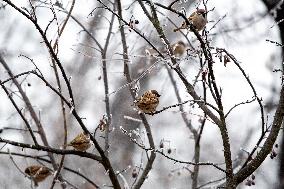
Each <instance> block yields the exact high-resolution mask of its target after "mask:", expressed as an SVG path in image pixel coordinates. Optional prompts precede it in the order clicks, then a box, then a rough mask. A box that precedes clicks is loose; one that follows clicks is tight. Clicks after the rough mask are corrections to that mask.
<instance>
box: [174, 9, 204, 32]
mask: <svg viewBox="0 0 284 189" xmlns="http://www.w3.org/2000/svg"><path fill="white" fill-rule="evenodd" d="M188 21H189V22H190V23H191V24H192V25H193V26H194V28H195V29H196V30H197V31H201V30H203V28H204V27H205V25H206V24H207V19H206V11H205V10H204V9H197V10H196V11H195V12H193V13H192V14H191V15H190V16H189V17H188ZM188 28H189V26H188V25H187V24H186V22H185V21H184V22H183V23H182V25H181V26H180V27H178V28H176V29H174V32H177V31H179V30H181V29H188Z"/></svg>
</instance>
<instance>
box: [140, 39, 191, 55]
mask: <svg viewBox="0 0 284 189" xmlns="http://www.w3.org/2000/svg"><path fill="white" fill-rule="evenodd" d="M171 48H172V50H173V53H174V55H175V56H182V55H183V53H184V52H185V51H186V44H185V43H184V42H183V41H181V40H180V41H178V42H176V43H174V44H172V45H171ZM158 50H159V51H161V52H162V53H167V51H168V50H167V49H166V48H159V49H158ZM145 52H146V54H147V55H149V56H158V55H159V54H158V52H157V51H155V50H154V49H153V48H146V49H145Z"/></svg>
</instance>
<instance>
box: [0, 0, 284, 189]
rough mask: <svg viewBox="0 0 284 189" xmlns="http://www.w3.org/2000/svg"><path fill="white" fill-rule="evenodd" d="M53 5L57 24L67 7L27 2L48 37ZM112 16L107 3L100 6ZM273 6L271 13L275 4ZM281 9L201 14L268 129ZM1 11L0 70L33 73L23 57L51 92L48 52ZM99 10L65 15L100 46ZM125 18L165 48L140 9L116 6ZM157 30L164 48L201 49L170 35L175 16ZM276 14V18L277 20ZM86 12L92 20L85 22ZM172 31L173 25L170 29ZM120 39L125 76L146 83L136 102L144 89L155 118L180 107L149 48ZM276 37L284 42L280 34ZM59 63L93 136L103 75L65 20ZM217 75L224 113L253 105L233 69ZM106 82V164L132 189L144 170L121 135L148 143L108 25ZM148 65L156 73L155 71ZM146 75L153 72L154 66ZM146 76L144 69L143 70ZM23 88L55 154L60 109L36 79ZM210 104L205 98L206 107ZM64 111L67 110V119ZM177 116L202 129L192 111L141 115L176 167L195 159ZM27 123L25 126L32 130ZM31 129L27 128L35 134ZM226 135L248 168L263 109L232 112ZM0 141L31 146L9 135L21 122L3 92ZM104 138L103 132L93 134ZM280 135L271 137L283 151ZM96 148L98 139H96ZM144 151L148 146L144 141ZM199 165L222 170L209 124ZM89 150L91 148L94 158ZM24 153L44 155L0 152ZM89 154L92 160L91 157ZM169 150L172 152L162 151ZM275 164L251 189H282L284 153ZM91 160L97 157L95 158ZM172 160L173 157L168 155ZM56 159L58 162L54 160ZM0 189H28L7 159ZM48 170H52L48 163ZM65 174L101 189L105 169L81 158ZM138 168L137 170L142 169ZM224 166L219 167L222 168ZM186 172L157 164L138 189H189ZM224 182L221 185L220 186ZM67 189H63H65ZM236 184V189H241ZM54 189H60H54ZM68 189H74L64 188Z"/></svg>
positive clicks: (103, 17) (223, 7) (192, 73)
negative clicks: (154, 101) (152, 96)
mask: <svg viewBox="0 0 284 189" xmlns="http://www.w3.org/2000/svg"><path fill="white" fill-rule="evenodd" d="M50 2H52V3H53V4H54V5H55V12H56V16H57V19H58V20H59V21H60V22H62V21H63V20H64V19H65V17H66V13H64V12H62V11H59V10H58V9H57V8H56V3H59V4H61V5H62V7H63V8H64V9H66V10H69V9H70V6H71V1H67V0H66V1H58V2H56V1H43V2H40V1H32V3H33V4H34V5H37V6H39V7H38V8H37V12H36V14H37V18H38V22H39V24H40V26H41V27H42V28H46V26H47V25H48V24H49V22H50V21H51V19H52V18H53V13H52V11H51V10H50ZM103 2H104V3H106V4H107V5H108V6H109V7H112V3H111V2H110V1H107V0H106V1H103ZM171 2H172V1H170V0H164V1H161V2H160V3H162V4H164V5H168V4H170V3H171ZM279 2H280V4H278V7H277V6H276V5H277V3H279ZM281 2H282V1H277V0H274V1H273V0H271V1H268V0H267V1H265V0H250V1H247V0H238V1H234V0H218V1H214V0H208V2H207V9H208V10H211V11H210V12H209V13H208V15H207V18H208V21H209V22H208V24H207V26H206V30H207V31H209V33H208V38H209V41H210V45H211V46H213V47H219V48H225V49H226V50H227V51H228V52H229V53H231V54H233V55H234V56H235V58H236V59H237V60H238V61H239V62H240V65H241V66H242V67H243V68H244V70H245V72H246V73H247V75H248V76H249V78H250V79H251V81H252V83H253V84H254V86H255V88H256V91H257V94H258V95H259V97H261V98H262V99H263V103H264V106H265V118H266V122H267V124H268V125H269V124H270V123H271V120H272V119H273V113H274V110H275V107H276V106H275V104H277V102H278V97H279V89H280V86H281V74H280V72H273V71H274V70H275V69H282V62H283V60H282V59H283V56H282V47H281V46H277V45H276V44H275V43H272V42H271V41H274V42H275V41H276V42H279V43H280V44H283V43H282V42H281V40H283V38H282V36H281V34H282V35H284V34H283V33H284V31H283V28H282V22H278V23H277V21H279V20H280V17H281V13H282V14H284V13H283V10H282V4H281ZM0 3H1V9H0V22H1V24H0V50H1V53H2V55H3V56H4V57H5V59H6V62H7V64H8V65H9V67H10V69H11V70H12V72H13V73H14V74H18V73H21V72H24V71H28V70H32V69H34V65H33V64H32V63H31V61H30V60H29V59H27V58H25V57H23V56H21V55H24V56H27V57H29V58H31V59H33V61H34V63H35V64H36V66H37V67H38V68H39V69H40V70H41V72H42V73H43V75H44V77H45V78H46V79H47V80H48V81H49V82H50V83H51V84H52V85H53V86H54V87H55V88H56V87H57V83H56V79H55V76H54V73H53V68H52V63H51V60H50V57H49V53H48V50H47V49H46V47H45V45H44V44H43V43H42V38H41V37H40V35H39V33H38V31H37V30H36V29H35V27H34V26H33V24H32V23H31V22H30V21H28V20H27V19H26V18H24V17H23V16H22V15H21V14H19V13H18V12H17V11H15V10H14V9H13V8H11V7H10V6H6V4H5V3H4V2H0ZM15 3H16V5H17V6H18V7H26V8H28V7H29V2H28V1H20V2H15ZM100 6H101V5H100V3H99V2H97V1H91V0H80V1H76V2H75V6H74V10H73V12H72V16H74V18H76V20H77V21H78V22H80V24H82V25H83V26H84V27H85V28H86V29H87V30H88V31H89V32H90V33H91V34H92V36H94V37H95V38H96V39H97V40H98V42H99V43H100V44H101V45H102V46H103V45H104V43H105V40H106V37H107V31H108V28H109V20H110V19H111V13H110V12H109V11H107V10H106V9H103V8H96V7H100ZM122 6H123V17H124V19H125V20H128V21H130V20H131V19H134V20H138V21H139V24H136V25H135V27H136V29H138V30H139V31H141V32H142V33H144V35H145V36H146V37H147V38H148V39H149V40H150V41H151V42H152V43H153V44H155V45H156V46H157V47H159V48H162V47H163V43H162V42H161V40H160V38H159V37H158V35H157V33H156V31H155V30H154V29H153V27H152V25H151V23H150V21H149V20H148V19H147V17H146V15H145V14H144V13H143V12H142V10H141V7H140V6H139V4H138V3H137V2H135V1H130V0H127V1H126V0H124V1H122ZM197 7H199V8H204V5H203V3H202V1H191V0H184V1H180V2H178V3H176V4H175V5H174V7H173V8H175V9H177V10H180V11H181V10H184V11H185V12H186V14H187V15H189V14H190V13H191V12H193V11H194V10H196V8H197ZM158 10H159V11H160V15H159V18H160V21H161V23H162V25H163V29H164V31H165V33H166V35H167V37H168V39H169V40H170V42H171V43H175V42H177V41H179V40H183V41H184V42H185V43H186V44H187V46H188V48H189V49H191V45H192V46H193V47H194V48H196V49H198V47H199V42H198V41H197V40H196V37H195V36H194V34H192V33H188V34H187V39H188V41H189V42H190V44H189V43H188V41H187V40H186V38H185V37H184V36H183V35H182V34H181V33H179V32H177V33H174V32H173V29H174V28H175V26H174V25H173V23H174V24H176V25H180V24H181V23H182V21H183V20H182V18H180V17H178V16H177V15H175V14H173V13H170V12H169V11H165V10H163V9H159V8H158ZM281 11H282V12H281ZM91 13H92V14H91ZM172 22H173V23H172ZM125 31H126V37H127V43H128V50H129V55H130V60H129V62H130V69H131V76H132V77H133V78H134V79H136V78H138V77H140V76H141V74H143V73H145V70H147V71H146V74H145V76H144V77H143V78H141V79H140V80H139V83H137V87H138V88H139V91H138V93H139V95H142V94H143V92H145V91H146V90H149V89H155V90H157V91H158V92H159V93H160V94H161V98H160V104H159V107H158V109H161V108H162V107H166V106H169V105H173V104H176V103H178V101H177V98H176V96H175V92H174V88H173V86H172V84H171V81H170V78H169V76H168V73H167V70H166V69H165V64H163V63H161V62H158V63H157V59H155V58H152V57H150V56H148V55H146V53H145V49H149V48H150V47H149V45H148V44H147V43H146V42H145V41H144V40H143V39H142V38H140V37H138V36H137V34H136V33H135V32H133V31H131V30H130V29H129V30H128V29H127V27H126V30H125ZM281 32H282V33H281ZM46 33H47V37H48V39H49V40H50V41H52V42H54V40H55V37H56V35H57V25H56V24H54V23H52V24H51V25H50V26H49V28H48V30H47V32H46ZM58 43H59V46H58V57H59V59H60V60H61V62H62V63H63V66H64V68H65V70H66V72H67V75H68V76H70V81H71V85H72V87H73V93H74V97H75V102H76V106H77V107H76V108H77V111H78V112H79V114H80V116H81V117H83V118H84V123H85V124H86V125H87V127H88V129H89V130H90V131H91V132H94V130H95V128H96V127H97V125H98V124H99V121H100V120H101V119H102V118H103V116H104V115H105V114H106V109H105V101H104V99H105V96H104V82H103V78H102V77H103V75H102V74H103V72H102V57H101V54H100V52H98V50H97V49H98V48H97V45H96V43H95V42H94V40H93V39H92V38H90V36H89V35H87V34H86V32H85V31H83V29H82V27H81V26H80V25H79V24H78V23H77V22H76V21H75V20H74V19H70V21H69V22H68V23H67V25H66V28H65V30H64V32H63V35H62V37H61V38H60V39H59V42H58ZM215 62H216V63H215V64H214V70H215V75H216V78H217V83H218V85H219V86H220V87H221V88H222V97H223V103H224V109H225V112H227V111H228V110H229V109H230V108H231V107H232V106H234V105H235V104H237V103H240V102H243V101H246V100H251V99H252V97H253V93H252V91H251V89H250V87H249V85H248V84H247V82H246V81H245V78H244V77H243V76H242V74H241V73H240V71H239V70H238V69H237V68H236V66H235V65H234V64H233V63H230V62H229V63H228V64H227V65H226V66H224V64H223V63H222V62H219V59H218V57H216V59H215ZM106 63H107V73H108V79H109V93H110V94H109V98H110V108H111V116H112V122H111V130H112V131H111V133H110V150H109V156H110V159H111V161H112V162H113V164H114V168H115V170H117V171H122V170H125V169H126V170H125V171H123V173H122V174H123V175H124V177H125V178H126V180H127V181H129V185H130V186H131V184H132V182H133V181H134V180H135V178H132V173H133V170H134V169H135V167H136V166H138V167H139V166H141V162H145V160H146V159H147V157H146V155H145V152H143V150H141V149H140V148H139V147H138V146H137V145H135V144H133V142H131V141H130V140H129V138H128V137H127V136H125V134H123V133H122V131H121V129H120V127H122V128H124V129H126V130H128V131H130V130H136V131H137V133H139V135H137V136H136V137H141V139H142V140H144V141H147V140H146V138H147V137H146V133H145V130H144V127H143V125H142V124H141V121H140V120H139V117H138V114H137V111H136V110H135V109H134V106H133V100H132V98H131V96H130V93H129V89H128V87H127V86H125V84H126V80H125V77H124V75H123V59H122V45H121V39H120V33H119V25H118V21H117V18H115V22H114V26H113V30H112V35H111V38H110V44H109V48H108V51H107V55H106ZM153 65H154V66H153ZM180 65H181V67H182V69H183V72H184V73H185V75H186V77H187V78H188V80H189V81H190V82H194V80H195V79H196V75H197V73H198V72H199V71H200V66H199V59H198V58H197V57H186V56H184V57H183V59H182V60H181V63H180ZM151 66H152V67H151ZM150 67H151V68H152V69H150V70H148V68H150ZM173 75H174V79H175V81H176V83H177V87H178V90H179V92H180V94H181V98H182V99H183V101H184V100H188V99H190V96H189V95H188V94H187V93H186V90H185V88H184V86H183V84H182V82H181V81H180V80H179V79H178V78H177V77H176V75H175V74H173ZM7 78H9V76H8V74H7V71H6V70H5V69H4V67H3V66H2V65H1V66H0V80H5V79H7ZM200 80H201V79H200V78H199V81H198V82H197V84H196V86H195V88H196V90H197V92H198V93H199V94H200V95H202V82H200ZM18 81H19V83H20V84H21V86H22V88H23V89H24V91H25V92H26V94H27V96H28V97H29V98H30V101H31V103H32V105H33V107H34V109H35V110H36V113H37V114H38V116H39V118H40V121H41V123H42V125H43V127H44V129H45V132H46V135H47V139H48V142H49V144H50V145H51V146H53V147H56V148H61V147H62V144H63V138H64V129H63V121H62V114H61V107H60V99H59V98H58V96H56V95H55V94H54V93H53V92H52V91H51V90H50V89H48V88H47V87H46V86H45V85H44V84H43V83H42V82H41V81H40V80H38V79H37V78H36V77H34V76H31V75H30V76H28V77H20V78H19V79H18ZM6 86H7V87H8V88H9V90H10V92H13V97H14V99H15V101H16V102H17V103H18V104H19V106H20V107H22V112H23V114H24V115H25V116H26V117H27V119H28V120H31V117H30V115H29V113H28V112H27V109H26V107H25V105H24V103H23V100H22V98H21V96H20V95H19V93H18V91H17V88H16V87H15V86H14V85H13V84H12V83H10V84H6ZM62 90H63V91H64V94H65V95H66V96H68V95H67V93H66V88H65V85H64V84H63V88H62ZM209 101H212V102H213V100H212V99H210V98H209ZM68 111H69V110H68V109H67V112H68ZM181 113H182V114H186V116H187V118H188V119H189V120H190V123H191V125H192V126H193V127H194V128H195V129H199V127H200V119H202V116H203V113H202V112H201V111H200V109H199V108H198V106H190V105H185V106H184V112H180V110H179V108H171V109H168V110H167V111H164V112H162V113H160V114H157V115H155V116H147V118H148V121H149V123H150V125H151V129H152V133H153V137H154V141H155V144H156V146H157V147H158V146H159V144H160V142H161V141H165V142H164V150H165V153H168V155H170V156H171V157H174V158H176V159H178V160H183V161H192V160H193V156H194V140H193V136H192V133H191V131H190V130H189V129H188V127H187V126H186V125H185V123H184V121H183V119H182V116H181ZM31 123H32V121H31ZM67 123H68V124H67V125H68V141H70V140H72V139H73V138H74V137H75V136H76V135H77V134H78V133H79V132H81V128H80V126H79V125H78V123H77V122H76V120H74V118H73V117H72V115H71V114H69V113H67ZM33 126H34V125H33ZM227 126H228V130H229V136H230V141H231V146H232V147H231V150H232V158H233V159H234V160H236V163H237V162H238V160H240V159H241V160H242V159H245V158H246V157H247V154H246V151H248V152H250V151H251V150H252V149H253V147H254V146H255V144H256V142H257V140H258V138H259V137H260V134H261V119H260V110H259V106H258V104H257V102H253V103H250V104H245V105H242V106H239V107H237V108H236V109H234V110H233V111H232V112H231V114H230V115H229V116H228V117H227ZM0 128H2V130H1V131H2V132H1V134H0V136H1V137H2V138H7V139H10V140H16V141H19V142H26V143H31V142H32V140H31V138H30V135H29V134H28V133H27V132H24V131H15V130H14V129H5V128H22V129H25V125H24V123H23V121H22V120H21V117H20V116H19V115H18V114H17V112H16V111H15V109H14V107H13V106H12V104H11V102H10V101H9V100H8V98H7V96H6V94H5V93H4V91H3V90H0ZM99 135H102V136H103V133H99ZM281 138H282V131H281V134H280V136H279V137H278V143H279V145H281ZM99 140H100V142H101V144H103V138H102V137H101V138H100V139H99ZM145 143H146V145H147V142H145ZM200 143H201V144H200V146H201V151H200V161H201V162H214V163H224V157H223V146H222V140H221V135H220V132H219V129H218V127H217V126H216V125H214V124H212V123H211V122H210V121H207V122H206V124H205V127H204V131H203V134H202V137H201V141H200ZM93 148H94V147H92V149H93ZM8 149H9V150H10V151H12V152H21V153H26V154H37V155H38V154H42V155H45V154H46V153H44V152H37V151H33V150H29V149H20V148H17V147H13V146H10V145H6V146H4V147H3V148H2V149H1V151H5V152H7V150H8ZM92 149H90V152H92ZM169 149H170V150H169ZM276 150H277V151H276V152H277V153H278V156H277V157H276V158H275V159H270V158H267V159H266V161H265V162H264V163H263V165H262V166H261V167H260V168H259V169H258V170H257V171H256V173H255V176H256V180H255V182H256V185H255V186H252V187H254V188H259V189H262V188H263V189H265V188H282V187H281V186H279V185H278V183H279V180H281V178H279V177H278V176H279V175H280V176H281V169H280V167H281V166H280V165H281V164H280V163H279V162H281V161H280V160H281V158H282V155H281V152H280V149H276ZM94 152H95V151H94ZM169 152H170V153H169ZM13 158H14V161H15V162H16V164H17V165H18V166H19V168H20V169H22V170H24V169H25V168H26V167H27V166H28V165H30V164H33V163H35V160H32V159H29V158H23V157H17V156H13ZM55 158H56V160H59V158H60V156H59V155H55ZM0 160H1V162H2V163H1V164H0V170H1V171H0V178H1V179H0V184H1V188H7V189H8V188H9V189H10V188H23V189H26V188H31V187H32V184H31V182H30V180H29V179H28V178H26V177H24V175H23V174H22V173H20V172H19V171H18V170H17V169H16V167H15V165H14V164H13V163H12V162H11V159H10V157H9V155H5V154H3V155H1V156H0ZM46 165H47V166H49V167H51V166H50V165H48V164H46ZM64 165H65V166H68V167H70V168H73V169H75V170H77V171H79V172H80V173H82V174H84V175H86V176H88V177H89V178H90V179H91V180H93V181H94V182H96V183H97V184H99V185H100V186H101V187H102V188H109V187H107V186H103V185H104V184H106V185H107V184H109V181H108V178H107V176H106V175H105V172H104V169H103V167H102V166H101V165H100V164H99V163H97V162H94V161H91V160H88V159H85V158H78V156H66V158H65V162H64ZM143 165H144V164H142V166H143ZM220 166H221V167H224V165H220ZM192 169H193V167H192V166H188V165H186V164H179V163H175V162H173V161H171V160H168V159H167V158H165V157H163V156H160V155H157V158H156V160H155V163H154V166H153V169H152V171H151V172H150V174H149V178H148V179H147V180H146V182H145V183H144V185H143V186H142V188H147V189H148V188H171V189H173V188H175V189H183V188H189V186H190V185H191V171H192ZM61 173H62V176H63V177H64V178H65V179H66V180H68V181H69V182H70V183H72V184H73V185H74V186H76V187H77V188H82V189H85V188H89V189H90V188H91V187H90V186H89V185H88V184H87V183H85V181H84V180H83V179H82V178H80V177H78V176H77V175H75V174H72V173H70V172H67V171H64V170H63V171H62V172H61ZM223 177H224V174H223V173H222V172H220V171H219V170H217V169H214V168H213V167H211V166H201V167H200V175H199V186H200V185H202V184H205V183H207V182H208V181H213V180H217V179H221V178H223ZM51 181H52V177H49V178H48V180H47V181H45V182H42V183H40V185H39V187H38V188H40V189H44V188H49V186H50V182H51ZM221 182H222V181H221ZM68 187H69V186H68ZM247 187H248V186H245V185H244V184H241V185H240V186H239V188H247ZM56 188H61V187H60V185H59V184H57V185H56ZM69 188H72V187H71V186H70V187H69Z"/></svg>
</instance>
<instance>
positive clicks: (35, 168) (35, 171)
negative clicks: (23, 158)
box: [25, 165, 51, 186]
mask: <svg viewBox="0 0 284 189" xmlns="http://www.w3.org/2000/svg"><path fill="white" fill-rule="evenodd" d="M25 173H26V174H27V175H29V176H30V177H31V178H32V179H33V181H34V182H35V185H36V186H37V185H38V183H39V182H41V181H43V180H45V179H46V178H47V177H48V176H49V175H51V171H50V169H48V168H47V167H45V166H41V165H32V166H29V167H27V168H26V169H25Z"/></svg>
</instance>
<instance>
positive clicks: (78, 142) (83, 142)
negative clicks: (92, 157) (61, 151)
mask: <svg viewBox="0 0 284 189" xmlns="http://www.w3.org/2000/svg"><path fill="white" fill-rule="evenodd" d="M67 145H68V146H72V147H73V148H75V149H76V150H78V151H82V152H84V151H86V150H87V149H89V148H90V147H91V141H90V136H89V135H88V134H85V133H80V134H79V135H77V136H76V137H75V138H74V139H73V140H72V141H71V142H70V143H69V144H67Z"/></svg>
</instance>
